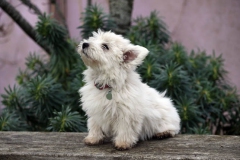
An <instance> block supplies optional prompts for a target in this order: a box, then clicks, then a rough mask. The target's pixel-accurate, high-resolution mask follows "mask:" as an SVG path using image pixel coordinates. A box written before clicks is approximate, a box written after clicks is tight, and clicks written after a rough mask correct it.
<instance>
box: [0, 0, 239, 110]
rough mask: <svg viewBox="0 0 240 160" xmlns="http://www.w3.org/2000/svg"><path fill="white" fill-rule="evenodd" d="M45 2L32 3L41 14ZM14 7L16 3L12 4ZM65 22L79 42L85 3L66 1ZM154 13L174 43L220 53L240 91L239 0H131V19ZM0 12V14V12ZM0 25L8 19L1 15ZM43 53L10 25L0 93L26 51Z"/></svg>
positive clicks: (102, 0)
mask: <svg viewBox="0 0 240 160" xmlns="http://www.w3.org/2000/svg"><path fill="white" fill-rule="evenodd" d="M47 1H48V0H41V1H40V0H38V1H32V2H34V3H35V4H37V5H38V6H39V7H40V8H41V10H42V11H47V10H48V4H47V3H46V2H47ZM92 1H93V3H95V2H97V3H98V4H101V5H102V7H103V8H104V10H105V11H106V12H109V7H108V0H92ZM12 2H13V4H14V5H15V6H16V5H18V4H19V3H20V2H19V1H15V0H13V1H12ZM66 2H67V5H66V10H67V13H66V20H67V24H68V27H69V30H70V35H71V37H72V38H73V39H76V40H77V41H80V40H81V37H80V36H79V30H78V29H76V28H77V27H78V26H79V25H80V20H79V18H80V16H81V13H82V12H83V11H84V8H85V6H86V4H87V0H68V1H66ZM17 9H18V10H19V11H20V12H21V14H22V15H24V17H25V18H26V19H27V20H28V21H30V22H31V24H32V25H34V24H35V22H36V20H37V17H36V16H35V15H34V14H32V13H30V12H29V10H28V8H26V7H25V6H23V5H19V6H18V7H17ZM153 10H157V11H159V13H160V16H161V17H163V20H164V21H165V22H166V24H167V26H168V28H169V31H170V32H171V36H172V39H173V40H174V41H178V42H181V43H182V44H183V45H184V46H186V49H187V50H188V51H190V50H192V49H201V50H206V51H207V53H209V54H211V53H212V51H213V50H215V52H216V55H219V54H221V53H222V54H223V58H224V59H225V66H226V69H227V70H228V71H229V74H228V77H229V81H230V82H231V83H233V84H234V85H236V86H237V87H238V89H240V83H239V79H240V72H239V69H240V63H239V62H240V53H239V51H240V45H239V44H238V43H239V42H240V21H239V20H240V19H239V15H240V1H239V0H168V1H166V0H134V9H133V16H132V17H133V18H136V17H137V16H139V15H142V16H147V15H149V13H150V12H151V11H153ZM0 12H2V11H0ZM3 15H4V16H1V18H0V25H1V24H3V23H11V22H12V20H11V19H10V18H9V17H7V16H6V14H3ZM30 51H31V52H34V51H36V52H38V53H39V54H42V53H43V51H42V50H41V49H40V48H39V47H38V46H37V45H36V44H35V43H34V42H33V41H32V40H31V39H30V38H28V37H27V36H26V35H25V34H24V33H23V32H22V30H21V29H20V28H19V27H18V26H17V25H16V24H13V25H12V31H11V33H10V34H9V35H7V36H5V37H2V36H0V73H1V74H0V75H1V76H0V94H1V93H3V92H4V89H3V88H4V87H6V86H7V85H8V84H10V85H13V84H14V83H15V76H16V74H17V73H18V68H19V67H21V68H24V63H25V57H26V56H27V55H28V53H29V52H30ZM0 100H1V99H0ZM0 108H1V107H0Z"/></svg>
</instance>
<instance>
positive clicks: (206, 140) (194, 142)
mask: <svg viewBox="0 0 240 160" xmlns="http://www.w3.org/2000/svg"><path fill="white" fill-rule="evenodd" d="M85 136H86V133H59V132H0V160H5V159H8V160H29V159H38V160H43V159H44V160H45V159H49V160H52V159H59V160H65V159H83V160H84V159H90V160H91V159H100V160H101V159H104V160H110V159H127V160H131V159H240V136H215V135H177V136H176V137H174V138H168V139H164V140H149V141H143V142H139V143H138V144H137V145H136V146H135V147H134V148H132V149H131V150H127V151H117V150H115V149H114V148H113V145H112V143H111V142H106V143H104V144H102V145H98V146H85V145H84V144H83V142H82V140H83V138H84V137H85Z"/></svg>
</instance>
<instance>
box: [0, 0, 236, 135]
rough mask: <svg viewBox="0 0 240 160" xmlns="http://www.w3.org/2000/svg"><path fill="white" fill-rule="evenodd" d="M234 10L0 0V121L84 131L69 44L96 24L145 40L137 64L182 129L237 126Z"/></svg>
mask: <svg viewBox="0 0 240 160" xmlns="http://www.w3.org/2000/svg"><path fill="white" fill-rule="evenodd" d="M95 4H97V5H95ZM154 11H155V12H154ZM45 13H46V14H45ZM83 13H84V14H83ZM9 15H11V16H9ZM239 15H240V1H239V0H201V1H200V0H177V1H176V0H168V1H166V0H147V1H146V0H35V1H33V0H1V1H0V95H1V96H0V102H1V103H0V131H1V130H35V131H39V130H40V131H87V130H86V119H87V118H86V116H85V113H84V112H83V111H82V110H81V104H80V101H79V99H80V96H79V94H78V93H77V91H78V89H79V88H80V87H82V86H83V85H84V83H83V82H82V78H83V77H82V72H83V70H85V66H84V64H83V63H82V61H81V58H80V56H79V54H78V53H77V52H76V48H77V45H78V44H79V42H80V41H81V40H82V39H83V38H87V37H89V36H90V35H91V32H92V31H94V30H97V28H102V29H104V30H109V29H111V30H113V31H114V32H117V33H119V34H123V35H124V36H125V37H127V38H128V39H130V40H131V41H132V43H134V44H138V45H142V46H144V47H146V48H148V49H149V51H150V53H149V55H148V56H147V58H146V59H145V61H144V62H143V64H142V65H141V66H140V67H138V69H137V71H138V73H139V74H140V75H141V77H142V80H143V82H144V83H147V84H148V85H150V86H151V87H153V88H155V89H157V90H158V91H160V92H162V91H163V90H166V89H167V96H169V97H171V98H172V100H173V102H174V104H175V106H176V108H177V109H178V112H179V114H180V117H181V120H182V124H181V133H183V134H184V133H192V134H240V123H239V121H240V117H239V116H240V101H239V92H240V90H239V89H240V83H239V79H240V72H239V69H240V63H239V62H240V54H239V51H240V45H239V44H238V43H239V42H240V21H239V20H240V18H239V17H240V16H239ZM38 16H39V17H38ZM12 18H13V19H12ZM54 19H55V20H57V21H55V20H54ZM17 21H18V22H17ZM16 22H17V23H16ZM19 24H20V25H21V27H20V26H19ZM193 50H194V52H193ZM30 53H31V54H30ZM223 64H224V65H223ZM225 71H227V72H228V74H225ZM14 85H15V86H14ZM8 86H10V87H8ZM4 107H5V108H4ZM3 108H4V109H3Z"/></svg>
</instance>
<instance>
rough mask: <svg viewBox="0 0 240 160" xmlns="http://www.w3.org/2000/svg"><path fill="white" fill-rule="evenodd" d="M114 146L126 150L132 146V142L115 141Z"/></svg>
mask: <svg viewBox="0 0 240 160" xmlns="http://www.w3.org/2000/svg"><path fill="white" fill-rule="evenodd" d="M114 147H115V148H116V149H117V150H119V151H124V150H128V149H131V148H132V144H128V143H126V142H115V144H114Z"/></svg>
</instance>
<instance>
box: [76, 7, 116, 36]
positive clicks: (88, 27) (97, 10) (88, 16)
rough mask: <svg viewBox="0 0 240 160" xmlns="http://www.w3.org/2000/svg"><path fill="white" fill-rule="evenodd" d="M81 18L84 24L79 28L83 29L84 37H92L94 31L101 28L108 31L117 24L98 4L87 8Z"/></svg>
mask: <svg viewBox="0 0 240 160" xmlns="http://www.w3.org/2000/svg"><path fill="white" fill-rule="evenodd" d="M81 20H82V22H83V24H82V25H81V26H79V27H78V28H80V29H81V35H82V38H88V37H90V36H91V35H92V32H93V31H97V30H98V29H100V28H101V29H102V30H105V31H108V30H111V29H113V28H114V27H115V26H116V25H115V24H114V22H113V21H112V20H111V18H110V16H108V15H106V14H105V13H104V12H103V9H102V8H101V7H100V6H98V5H97V4H95V5H92V6H89V7H88V8H86V11H85V12H84V13H83V18H81Z"/></svg>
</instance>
